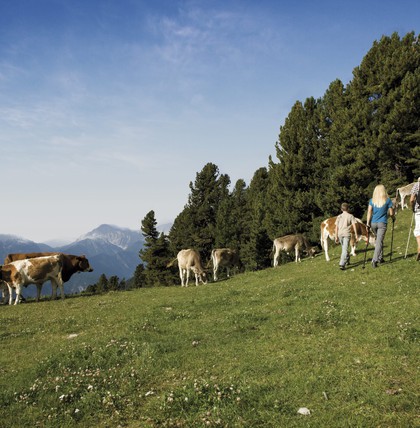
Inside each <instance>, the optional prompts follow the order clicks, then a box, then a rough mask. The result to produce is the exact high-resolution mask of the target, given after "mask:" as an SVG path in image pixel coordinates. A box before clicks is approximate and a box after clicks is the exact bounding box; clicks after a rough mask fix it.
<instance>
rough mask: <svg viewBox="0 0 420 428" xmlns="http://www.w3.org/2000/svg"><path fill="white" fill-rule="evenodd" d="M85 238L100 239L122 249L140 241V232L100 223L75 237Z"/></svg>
mask: <svg viewBox="0 0 420 428" xmlns="http://www.w3.org/2000/svg"><path fill="white" fill-rule="evenodd" d="M86 239H92V240H95V241H97V240H102V241H105V242H107V243H109V244H112V245H115V246H117V247H119V248H122V249H123V250H126V249H127V248H129V247H131V246H132V245H133V244H136V243H138V242H139V241H141V235H140V232H136V231H135V230H131V229H127V228H123V227H118V226H113V225H110V224H102V225H100V226H99V227H97V228H96V229H93V230H91V231H90V232H88V233H86V234H85V235H82V236H81V237H79V238H78V239H77V241H76V242H78V241H84V240H86Z"/></svg>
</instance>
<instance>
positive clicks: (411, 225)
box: [404, 213, 414, 259]
mask: <svg viewBox="0 0 420 428" xmlns="http://www.w3.org/2000/svg"><path fill="white" fill-rule="evenodd" d="M413 220H414V213H413V217H411V224H410V230H409V231H408V240H407V246H406V247H405V256H404V258H405V259H406V258H407V251H408V244H409V243H410V236H411V228H412V227H413Z"/></svg>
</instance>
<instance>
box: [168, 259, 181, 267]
mask: <svg viewBox="0 0 420 428" xmlns="http://www.w3.org/2000/svg"><path fill="white" fill-rule="evenodd" d="M177 262H178V259H177V258H175V259H173V260H171V261H170V262H169V263H168V264H167V265H166V267H167V268H170V267H172V266H173V265H174V264H176V263H177Z"/></svg>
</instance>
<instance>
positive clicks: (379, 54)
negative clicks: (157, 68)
mask: <svg viewBox="0 0 420 428" xmlns="http://www.w3.org/2000/svg"><path fill="white" fill-rule="evenodd" d="M275 149H276V158H272V157H270V158H269V159H268V164H267V166H266V167H261V168H259V169H258V170H257V171H255V173H254V175H253V178H252V180H251V182H250V183H249V184H247V183H245V181H244V180H243V179H239V180H238V181H237V182H236V183H231V180H230V177H229V175H227V174H225V173H221V172H220V171H219V168H218V166H217V165H215V164H213V163H211V162H209V163H207V164H206V165H204V167H203V169H202V170H201V171H199V172H197V174H196V177H195V180H194V182H190V184H189V187H190V193H189V197H188V201H187V203H186V205H185V207H184V209H183V210H182V212H180V213H179V214H178V216H177V217H176V219H175V221H174V224H173V226H172V228H171V230H170V232H169V234H168V235H165V234H163V233H158V231H157V229H156V220H155V213H154V211H150V212H149V213H148V214H147V215H146V217H145V218H144V219H143V221H142V227H141V233H142V234H143V235H144V237H145V243H146V244H145V247H144V248H143V250H141V252H140V257H141V259H142V261H143V262H144V264H141V265H139V267H138V269H137V270H136V273H135V277H134V279H133V281H134V284H133V285H134V286H135V287H140V286H153V285H158V284H159V285H172V284H174V283H178V279H177V274H176V272H171V271H169V270H168V269H167V268H166V265H167V263H168V261H169V260H170V259H172V258H174V257H175V256H176V254H177V252H178V251H179V250H181V249H183V248H194V249H196V250H197V251H199V252H200V254H201V257H202V259H203V261H204V263H206V262H207V260H209V256H210V253H211V250H212V249H213V248H220V247H231V248H234V249H237V250H238V251H239V254H240V258H241V261H242V263H243V265H244V268H245V269H246V270H248V271H252V270H260V269H264V268H266V267H269V266H270V265H271V258H270V252H271V248H272V240H273V239H274V238H276V237H279V236H283V235H286V234H289V233H304V234H305V235H306V236H307V237H308V238H309V239H310V240H311V241H312V242H313V243H318V242H319V230H320V223H321V222H322V220H324V219H325V218H328V217H331V216H334V215H337V214H339V212H340V211H339V208H340V204H341V203H342V202H348V203H349V204H350V207H351V210H352V212H353V213H354V215H355V216H356V217H359V218H362V219H363V217H365V211H366V207H367V204H368V200H369V198H370V197H371V195H372V191H373V189H374V187H375V186H376V185H377V184H378V183H382V184H384V185H385V187H386V189H387V191H388V193H389V195H390V197H394V196H395V191H396V189H397V188H398V187H400V186H402V185H406V184H408V183H411V182H413V181H414V180H415V179H416V178H417V177H418V176H420V36H419V35H415V33H414V32H411V33H408V34H406V35H405V36H404V37H402V38H401V37H400V36H399V35H398V34H397V33H394V34H392V35H391V36H383V37H382V38H381V39H380V40H379V41H375V42H374V43H373V45H372V47H371V49H370V50H369V51H368V53H367V54H366V55H365V57H364V58H363V60H362V62H361V64H360V65H359V66H357V67H355V68H354V70H353V77H352V79H351V81H350V82H349V83H348V84H347V85H345V84H343V82H341V81H340V80H338V79H337V80H335V81H333V82H331V83H330V85H329V87H328V88H327V89H326V91H325V93H324V95H323V96H322V97H321V98H318V99H315V98H313V97H309V98H307V99H306V100H304V101H296V102H295V104H294V105H293V106H292V108H291V110H290V113H289V114H288V116H287V118H286V119H285V122H284V124H283V125H282V126H280V132H279V136H278V140H277V142H276V144H275Z"/></svg>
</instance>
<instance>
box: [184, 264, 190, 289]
mask: <svg viewBox="0 0 420 428" xmlns="http://www.w3.org/2000/svg"><path fill="white" fill-rule="evenodd" d="M185 270H186V271H187V280H186V282H185V287H188V282H189V281H190V268H186V269H185Z"/></svg>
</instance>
